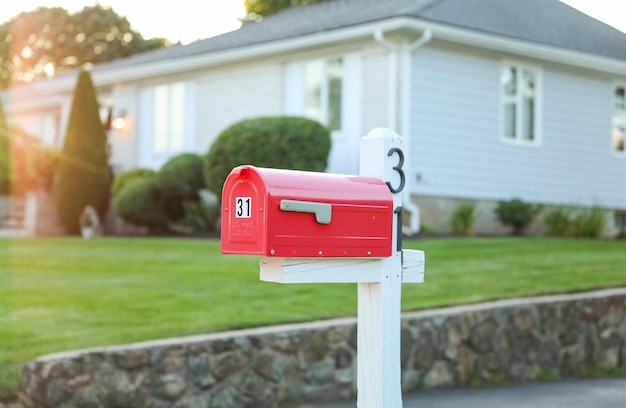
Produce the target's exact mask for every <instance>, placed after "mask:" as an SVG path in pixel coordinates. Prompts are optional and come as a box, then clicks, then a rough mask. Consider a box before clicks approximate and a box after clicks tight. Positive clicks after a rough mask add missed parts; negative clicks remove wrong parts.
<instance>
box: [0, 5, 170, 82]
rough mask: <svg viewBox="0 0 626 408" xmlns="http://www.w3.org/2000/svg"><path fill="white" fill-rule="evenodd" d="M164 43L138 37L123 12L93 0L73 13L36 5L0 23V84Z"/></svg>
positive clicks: (24, 79)
mask: <svg viewBox="0 0 626 408" xmlns="http://www.w3.org/2000/svg"><path fill="white" fill-rule="evenodd" d="M165 45H168V43H167V41H166V40H165V39H162V38H152V39H148V40H146V39H144V38H143V36H142V35H141V34H140V33H139V32H137V31H135V30H133V29H132V27H131V25H130V23H129V22H128V20H127V19H126V17H123V16H120V15H118V14H117V13H116V12H115V11H113V9H111V8H104V7H102V6H100V5H99V4H96V5H95V6H92V7H85V8H84V9H82V10H81V11H79V12H77V13H75V14H69V13H68V12H67V11H66V10H65V9H63V8H59V7H53V8H48V7H39V8H37V9H36V10H34V11H29V12H23V13H20V14H19V15H17V16H16V17H14V18H12V19H11V20H9V21H7V22H5V23H3V24H2V25H0V88H5V87H7V86H9V85H10V84H11V83H19V82H30V81H32V80H34V79H38V78H45V77H49V76H51V75H54V74H55V73H60V72H63V71H67V70H69V69H73V68H77V67H82V66H83V65H84V64H86V63H91V64H96V63H100V62H105V61H111V60H114V59H117V58H123V57H127V56H129V55H133V54H137V53H140V52H143V51H147V50H151V49H154V48H159V47H163V46H165Z"/></svg>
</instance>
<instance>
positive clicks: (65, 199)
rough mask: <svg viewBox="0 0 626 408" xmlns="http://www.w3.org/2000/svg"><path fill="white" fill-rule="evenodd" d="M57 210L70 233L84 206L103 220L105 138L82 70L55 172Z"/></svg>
mask: <svg viewBox="0 0 626 408" xmlns="http://www.w3.org/2000/svg"><path fill="white" fill-rule="evenodd" d="M57 176H58V179H57V185H56V191H55V195H56V197H55V198H56V207H57V212H58V214H59V220H60V221H61V224H62V225H63V226H64V227H65V230H66V231H67V232H68V233H70V234H75V233H78V232H79V231H80V226H79V223H78V218H79V216H80V213H81V212H82V211H83V210H84V209H85V207H86V206H87V205H91V206H93V207H94V208H95V209H96V210H97V211H98V214H99V215H100V216H101V217H102V216H103V215H104V213H105V211H106V209H107V204H108V201H109V188H110V181H111V176H110V171H109V166H108V163H107V153H106V136H105V132H104V128H103V126H102V123H101V122H100V115H99V113H98V101H97V98H96V90H95V88H94V86H93V82H92V80H91V75H90V73H89V71H81V72H80V74H79V77H78V82H77V84H76V88H75V89H74V96H73V101H72V110H71V113H70V119H69V123H68V127H67V134H66V136H65V142H64V144H63V150H62V155H61V162H60V163H59V166H58V170H57Z"/></svg>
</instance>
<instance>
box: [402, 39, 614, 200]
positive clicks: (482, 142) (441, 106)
mask: <svg viewBox="0 0 626 408" xmlns="http://www.w3.org/2000/svg"><path fill="white" fill-rule="evenodd" d="M507 60H508V59H507ZM519 62H521V63H525V61H524V60H523V59H522V60H520V61H519ZM529 63H532V64H533V65H537V63H536V62H532V61H529ZM500 64H501V58H499V57H498V56H496V55H490V54H478V53H477V54H473V53H471V52H467V51H465V52H463V51H461V50H459V49H456V48H455V49H454V51H451V50H448V49H445V48H443V47H439V48H438V47H427V48H424V49H421V50H419V51H418V52H417V53H415V55H414V56H413V78H412V85H411V92H412V117H411V129H412V152H413V157H414V162H413V163H412V169H413V170H412V171H413V175H412V176H413V184H412V192H413V193H414V194H416V195H422V196H431V197H449V198H468V199H477V200H499V199H509V198H512V197H521V198H522V199H524V200H527V201H532V202H541V203H546V204H567V205H592V204H598V205H602V206H608V207H613V208H624V207H626V190H624V189H619V188H618V186H619V185H620V183H623V180H624V177H625V176H626V160H620V159H619V158H616V157H614V156H613V155H612V154H611V151H610V127H611V116H610V115H611V109H612V105H611V104H612V100H611V89H612V87H611V85H612V82H611V80H610V78H605V77H600V76H598V77H594V76H593V75H592V74H590V73H588V72H587V73H582V72H580V73H576V72H570V71H564V70H563V69H559V67H557V66H552V65H549V66H547V67H546V66H541V65H540V64H539V66H540V67H541V69H542V75H543V81H542V83H543V87H542V89H541V93H542V96H541V102H542V105H543V108H542V110H541V116H542V118H541V122H540V123H542V127H541V130H540V133H541V143H540V144H539V145H538V146H535V147H522V146H513V145H507V144H504V143H502V142H501V141H500V139H499V123H500V122H499V120H500V118H499V112H500V89H499V75H500Z"/></svg>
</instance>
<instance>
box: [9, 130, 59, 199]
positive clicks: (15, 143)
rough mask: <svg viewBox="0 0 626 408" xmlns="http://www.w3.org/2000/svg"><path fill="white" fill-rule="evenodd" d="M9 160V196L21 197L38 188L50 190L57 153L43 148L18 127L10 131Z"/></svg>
mask: <svg viewBox="0 0 626 408" xmlns="http://www.w3.org/2000/svg"><path fill="white" fill-rule="evenodd" d="M10 135H11V137H10V151H11V160H10V166H9V170H8V172H9V173H8V180H9V182H10V185H11V194H12V195H15V196H23V195H24V193H26V192H28V191H31V190H35V189H37V188H38V187H39V186H42V187H46V188H48V189H51V188H52V183H53V180H54V173H55V169H56V166H57V163H58V158H59V153H58V151H57V150H56V149H53V148H50V147H47V146H44V145H42V144H41V142H39V140H37V139H36V138H34V137H33V136H31V135H29V134H28V133H26V132H25V131H24V130H23V129H21V128H19V127H13V128H12V129H11V131H10Z"/></svg>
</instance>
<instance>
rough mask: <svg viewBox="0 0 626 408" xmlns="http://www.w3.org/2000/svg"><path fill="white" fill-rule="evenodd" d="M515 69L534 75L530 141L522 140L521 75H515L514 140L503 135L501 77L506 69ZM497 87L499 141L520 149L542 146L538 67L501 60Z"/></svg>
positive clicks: (503, 115)
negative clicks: (531, 134) (498, 94)
mask: <svg viewBox="0 0 626 408" xmlns="http://www.w3.org/2000/svg"><path fill="white" fill-rule="evenodd" d="M511 67H513V68H515V69H516V70H517V72H518V73H520V72H522V71H523V70H532V71H533V72H534V74H535V92H534V113H533V136H534V138H533V139H532V140H528V139H524V138H523V135H522V126H523V125H522V122H523V113H522V109H523V96H524V95H523V92H521V89H523V88H522V75H519V74H518V75H517V86H516V90H517V92H516V95H515V106H516V109H515V125H516V126H515V138H511V137H508V136H506V135H505V129H506V123H505V103H506V98H507V97H506V95H505V89H504V86H503V84H502V75H503V73H504V71H505V70H506V69H509V68H511ZM498 84H499V85H498V86H499V91H500V100H499V102H500V106H499V108H500V115H499V120H500V126H499V135H498V137H499V139H500V142H502V143H503V144H506V145H512V146H521V147H540V146H541V144H542V139H543V137H542V136H543V135H542V128H543V126H542V122H543V121H542V118H543V96H542V95H543V70H542V69H541V67H540V66H538V65H533V64H527V63H522V62H518V61H510V60H503V61H501V63H500V70H499V75H498Z"/></svg>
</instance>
